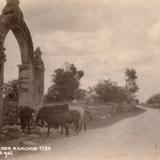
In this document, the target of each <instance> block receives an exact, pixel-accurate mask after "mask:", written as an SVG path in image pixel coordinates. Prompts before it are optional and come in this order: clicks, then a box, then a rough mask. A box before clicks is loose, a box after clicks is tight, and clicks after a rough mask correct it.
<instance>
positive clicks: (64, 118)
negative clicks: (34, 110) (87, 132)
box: [36, 107, 80, 137]
mask: <svg viewBox="0 0 160 160" xmlns="http://www.w3.org/2000/svg"><path fill="white" fill-rule="evenodd" d="M68 109H69V108H68ZM79 120H80V114H79V113H78V112H77V111H76V110H72V111H69V110H67V111H63V112H62V111H60V110H59V109H55V108H54V107H43V108H41V109H40V110H39V112H38V115H37V117H36V122H37V123H39V121H45V122H46V123H47V127H48V132H47V137H48V136H49V131H50V128H51V127H53V128H55V129H57V128H58V126H62V128H63V127H64V129H65V136H68V135H69V128H68V123H74V126H75V131H76V132H77V133H78V132H79Z"/></svg>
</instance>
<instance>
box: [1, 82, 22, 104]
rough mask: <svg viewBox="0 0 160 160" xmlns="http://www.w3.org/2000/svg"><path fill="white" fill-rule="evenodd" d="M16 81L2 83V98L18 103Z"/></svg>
mask: <svg viewBox="0 0 160 160" xmlns="http://www.w3.org/2000/svg"><path fill="white" fill-rule="evenodd" d="M18 84H19V83H18V80H12V81H9V82H8V83H4V86H3V98H4V100H7V101H17V102H18Z"/></svg>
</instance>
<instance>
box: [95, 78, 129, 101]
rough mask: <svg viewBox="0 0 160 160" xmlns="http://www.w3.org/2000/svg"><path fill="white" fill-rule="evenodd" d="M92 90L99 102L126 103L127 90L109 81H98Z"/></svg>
mask: <svg viewBox="0 0 160 160" xmlns="http://www.w3.org/2000/svg"><path fill="white" fill-rule="evenodd" d="M94 90H95V93H96V95H97V98H98V100H99V101H100V102H103V103H110V102H116V103H123V102H124V101H127V90H126V89H125V88H124V87H119V86H118V84H117V83H116V82H113V81H111V80H110V79H108V80H101V81H99V83H98V84H97V85H96V86H95V87H94Z"/></svg>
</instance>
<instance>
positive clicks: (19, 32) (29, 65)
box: [0, 0, 44, 113]
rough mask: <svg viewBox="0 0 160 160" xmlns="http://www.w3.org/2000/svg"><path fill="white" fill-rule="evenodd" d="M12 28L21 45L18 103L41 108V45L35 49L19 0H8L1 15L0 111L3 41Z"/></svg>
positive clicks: (42, 88) (3, 58) (42, 85)
mask: <svg viewBox="0 0 160 160" xmlns="http://www.w3.org/2000/svg"><path fill="white" fill-rule="evenodd" d="M9 31H12V32H13V34H14V36H15V38H16V40H17V42H18V45H19V48H20V53H21V62H22V64H21V65H19V106H20V107H21V106H30V107H32V108H35V109H37V108H40V107H41V106H42V105H43V94H44V64H43V60H42V59H41V55H42V52H41V50H40V48H37V49H36V51H34V48H33V42H32V37H31V34H30V31H29V29H28V27H27V25H26V23H25V21H24V19H23V13H22V11H21V10H20V8H19V1H18V0H7V4H6V6H5V7H4V9H3V10H2V15H0V113H2V107H3V98H2V88H3V81H4V62H5V61H6V55H5V48H4V42H5V38H6V36H7V34H8V32H9Z"/></svg>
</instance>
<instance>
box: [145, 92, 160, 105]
mask: <svg viewBox="0 0 160 160" xmlns="http://www.w3.org/2000/svg"><path fill="white" fill-rule="evenodd" d="M147 104H160V93H158V94H155V95H153V96H151V97H150V98H149V99H148V100H147Z"/></svg>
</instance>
